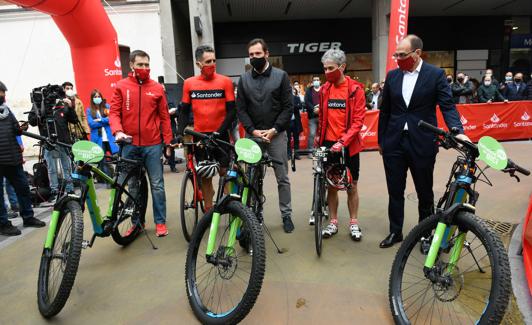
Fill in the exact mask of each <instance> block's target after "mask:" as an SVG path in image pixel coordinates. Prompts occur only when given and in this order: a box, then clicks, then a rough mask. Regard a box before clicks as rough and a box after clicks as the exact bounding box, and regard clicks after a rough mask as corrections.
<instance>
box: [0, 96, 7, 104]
mask: <svg viewBox="0 0 532 325" xmlns="http://www.w3.org/2000/svg"><path fill="white" fill-rule="evenodd" d="M5 102H6V96H0V105H4V103H5Z"/></svg>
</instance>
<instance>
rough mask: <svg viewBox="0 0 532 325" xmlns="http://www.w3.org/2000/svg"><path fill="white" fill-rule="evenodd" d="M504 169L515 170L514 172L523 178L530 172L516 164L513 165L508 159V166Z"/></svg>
mask: <svg viewBox="0 0 532 325" xmlns="http://www.w3.org/2000/svg"><path fill="white" fill-rule="evenodd" d="M506 168H510V169H515V171H517V172H520V173H521V174H523V175H525V176H529V175H530V170H528V169H526V168H523V167H521V166H519V165H518V164H516V163H514V162H513V161H512V160H511V159H508V165H507V166H506Z"/></svg>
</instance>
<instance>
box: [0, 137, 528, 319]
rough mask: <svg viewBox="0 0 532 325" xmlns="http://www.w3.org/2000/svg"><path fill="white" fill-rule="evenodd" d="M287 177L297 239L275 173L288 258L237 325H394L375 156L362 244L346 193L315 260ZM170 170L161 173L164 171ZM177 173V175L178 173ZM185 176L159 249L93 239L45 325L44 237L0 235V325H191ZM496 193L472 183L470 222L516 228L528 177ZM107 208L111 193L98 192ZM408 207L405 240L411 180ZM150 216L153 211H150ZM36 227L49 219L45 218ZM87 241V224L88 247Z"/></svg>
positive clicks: (174, 192) (302, 198) (500, 185)
mask: <svg viewBox="0 0 532 325" xmlns="http://www.w3.org/2000/svg"><path fill="white" fill-rule="evenodd" d="M504 147H505V148H506V150H507V153H508V155H509V157H511V158H512V159H513V160H514V161H516V162H517V163H521V164H522V165H524V166H528V167H532V162H531V161H530V157H531V153H532V143H531V142H530V141H523V142H511V143H504ZM455 157H456V154H455V152H452V151H445V150H442V152H441V153H440V154H439V156H438V159H437V163H436V167H435V182H434V183H435V184H434V189H435V196H436V197H437V198H438V197H439V196H440V195H441V194H442V193H443V190H444V185H445V183H446V181H447V178H448V176H449V171H450V167H451V164H452V163H453V162H454V160H455ZM297 164H298V165H297V172H296V173H291V174H290V177H291V183H292V204H293V211H294V223H295V226H296V229H295V232H294V233H292V234H285V233H284V232H283V231H282V227H281V218H280V214H279V212H278V211H279V210H278V206H277V194H276V193H277V191H276V184H275V179H274V176H273V171H272V170H269V171H268V175H267V178H266V181H265V193H266V194H267V202H266V205H265V220H266V224H267V225H268V227H269V229H270V230H271V232H272V234H273V237H274V238H275V240H276V241H277V242H278V244H279V245H280V246H281V247H282V248H284V249H286V250H287V251H286V253H284V254H277V253H276V251H275V249H274V247H273V245H272V243H271V241H270V240H269V239H266V247H267V250H266V252H267V260H266V276H265V281H264V284H263V286H262V290H261V293H260V295H259V298H258V300H257V302H256V304H255V306H254V308H253V309H252V311H251V312H250V314H249V315H248V316H247V318H246V319H245V320H244V321H243V324H306V325H307V324H324V323H332V324H353V323H356V324H392V317H391V313H390V308H389V304H388V277H389V272H390V268H391V264H392V261H393V258H394V255H395V253H396V251H397V249H398V246H397V245H396V246H394V247H392V248H389V249H380V248H379V247H378V244H379V242H380V241H381V240H382V239H383V238H384V237H385V236H386V235H387V233H388V219H387V192H386V184H385V178H384V170H383V165H382V159H381V158H380V156H379V154H378V153H377V152H364V153H362V154H361V172H360V175H361V178H360V181H359V193H360V210H359V215H360V226H361V228H362V230H363V233H364V237H363V239H362V241H361V242H353V241H352V240H351V239H350V238H349V235H348V229H347V228H348V223H349V220H348V217H347V207H346V203H345V197H346V195H345V193H342V194H341V204H340V209H339V211H340V231H339V233H338V234H337V235H336V236H335V237H333V238H332V239H328V240H325V241H324V247H323V253H322V257H321V258H318V257H317V256H316V253H315V249H314V233H313V228H312V227H310V226H308V216H309V212H310V205H311V200H312V173H311V166H312V161H311V160H309V159H307V158H303V159H302V160H300V161H298V162H297ZM165 168H166V169H168V167H165ZM181 170H182V168H181ZM182 175H183V173H179V174H174V173H170V172H169V171H167V172H165V182H166V194H167V209H168V210H167V211H168V218H167V219H168V221H167V224H168V226H169V230H170V234H169V236H168V237H165V238H156V237H155V236H154V235H153V234H154V224H153V221H152V220H153V219H152V216H153V214H152V211H151V208H148V212H147V221H148V222H147V225H146V227H147V229H148V231H149V233H150V234H151V235H152V239H153V240H154V242H155V244H156V245H157V246H158V249H157V250H153V249H152V248H151V246H150V245H149V243H148V241H147V240H146V239H145V238H144V237H139V238H138V239H137V240H136V241H135V242H134V243H133V244H132V245H130V246H129V247H127V248H122V247H119V246H117V245H116V244H115V243H114V242H113V241H112V240H111V239H110V238H103V239H102V238H98V239H97V240H96V242H95V245H94V246H93V247H92V248H90V249H86V250H84V251H83V252H82V257H81V262H80V266H79V270H78V274H77V277H76V281H75V284H74V287H73V289H72V293H71V295H70V298H69V300H68V302H67V304H66V306H65V307H64V309H63V310H62V311H61V313H59V315H57V316H56V317H54V318H53V319H52V320H49V321H45V320H44V319H43V318H42V317H41V316H40V314H39V312H38V308H37V295H36V289H37V271H38V268H39V258H40V254H41V251H42V245H43V242H44V238H45V235H46V228H44V229H31V230H25V232H24V235H23V236H19V237H15V238H11V239H8V240H6V239H5V238H2V236H0V261H1V264H0V265H1V267H0V279H1V280H0V324H45V323H46V324H146V323H150V324H176V323H177V324H196V323H197V320H196V319H195V318H194V315H193V313H192V311H191V309H190V307H189V304H188V300H187V297H186V291H185V281H184V280H185V279H184V264H185V254H186V248H187V243H186V241H185V240H184V238H183V236H182V234H181V229H180V226H179V219H178V201H179V200H178V197H179V187H180V183H181V177H182ZM487 175H488V176H489V177H490V179H491V181H492V183H493V184H494V185H495V186H494V187H493V188H490V187H489V186H488V185H486V184H484V183H478V185H477V191H479V192H480V198H479V201H478V204H477V214H478V215H479V216H482V217H484V218H486V219H491V220H495V221H503V222H509V223H512V224H518V223H520V222H521V220H522V218H523V216H524V213H525V211H526V209H527V205H528V198H529V195H530V192H531V190H532V177H528V178H526V177H521V183H516V182H515V181H514V180H513V179H510V177H508V175H507V174H503V173H500V172H497V171H494V170H491V169H489V170H488V171H487ZM97 192H98V197H99V202H101V205H102V206H104V205H106V202H107V200H108V190H106V189H103V188H102V189H99V190H98V191H97ZM406 193H407V194H408V195H407V200H406V201H405V211H406V216H407V217H406V220H405V228H404V231H405V235H406V233H407V232H408V231H409V230H410V229H411V228H412V227H413V226H414V224H415V223H416V221H417V202H416V196H415V194H413V193H415V191H414V186H413V183H412V181H411V178H410V177H409V179H408V182H407V190H406ZM150 207H151V203H150ZM39 216H40V218H42V219H43V220H47V218H48V213H46V212H44V213H41V214H40V215H39ZM91 234H92V229H91V224H90V219H89V218H88V216H87V215H86V216H85V238H86V239H89V238H90V236H91Z"/></svg>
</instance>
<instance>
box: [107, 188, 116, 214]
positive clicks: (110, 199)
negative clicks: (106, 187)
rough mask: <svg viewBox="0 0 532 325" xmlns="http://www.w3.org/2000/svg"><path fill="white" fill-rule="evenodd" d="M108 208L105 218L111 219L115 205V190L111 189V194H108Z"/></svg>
mask: <svg viewBox="0 0 532 325" xmlns="http://www.w3.org/2000/svg"><path fill="white" fill-rule="evenodd" d="M109 195H110V197H109V207H108V208H107V217H111V216H112V215H113V205H114V204H115V195H116V188H112V189H111V193H110V194H109Z"/></svg>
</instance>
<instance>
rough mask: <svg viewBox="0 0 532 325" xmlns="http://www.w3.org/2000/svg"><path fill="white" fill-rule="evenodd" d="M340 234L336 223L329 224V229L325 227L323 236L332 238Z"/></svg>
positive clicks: (322, 232)
mask: <svg viewBox="0 0 532 325" xmlns="http://www.w3.org/2000/svg"><path fill="white" fill-rule="evenodd" d="M337 233H338V226H336V224H334V223H332V222H331V223H329V224H328V225H327V227H325V228H324V229H323V230H322V231H321V234H322V235H323V238H330V237H332V236H334V235H336V234H337Z"/></svg>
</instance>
